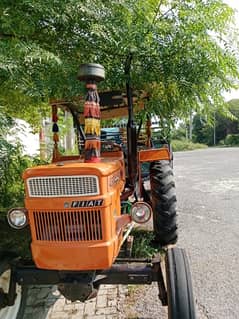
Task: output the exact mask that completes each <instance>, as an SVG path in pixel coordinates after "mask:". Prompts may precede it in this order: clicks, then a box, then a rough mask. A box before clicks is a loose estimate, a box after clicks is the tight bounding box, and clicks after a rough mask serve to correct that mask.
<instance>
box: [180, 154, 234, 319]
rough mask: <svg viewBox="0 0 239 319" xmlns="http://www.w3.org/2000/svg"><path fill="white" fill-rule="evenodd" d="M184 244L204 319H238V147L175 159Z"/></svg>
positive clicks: (185, 155) (200, 312) (201, 315)
mask: <svg viewBox="0 0 239 319" xmlns="http://www.w3.org/2000/svg"><path fill="white" fill-rule="evenodd" d="M174 172H175V181H176V187H177V198H178V213H179V229H180V237H179V245H180V246H181V247H184V248H186V250H187V253H188V255H189V257H190V263H191V272H192V276H193V284H194V295H195V299H196V302H197V307H198V310H199V317H200V318H210V319H211V318H215V319H221V318H224V319H225V318H227V319H236V318H239V302H238V301H239V148H210V149H206V150H198V151H192V152H180V153H176V154H175V166H174Z"/></svg>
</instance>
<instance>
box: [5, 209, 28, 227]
mask: <svg viewBox="0 0 239 319" xmlns="http://www.w3.org/2000/svg"><path fill="white" fill-rule="evenodd" d="M7 220H8V223H9V225H10V226H11V227H12V228H15V229H22V228H24V227H25V226H26V225H27V224H28V222H27V210H26V209H25V208H13V209H11V210H10V211H9V212H8V213H7Z"/></svg>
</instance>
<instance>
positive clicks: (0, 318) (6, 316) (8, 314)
mask: <svg viewBox="0 0 239 319" xmlns="http://www.w3.org/2000/svg"><path fill="white" fill-rule="evenodd" d="M10 274H11V271H10V270H7V271H5V272H4V273H3V274H2V275H1V276H0V287H1V288H2V289H3V291H4V292H5V293H6V292H7V291H8V287H9V282H10ZM16 294H17V296H16V299H15V303H14V305H13V306H11V307H5V308H3V309H1V310H0V319H15V318H17V314H18V311H19V308H20V304H21V298H22V289H21V286H19V285H17V287H16Z"/></svg>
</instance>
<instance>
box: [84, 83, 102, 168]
mask: <svg viewBox="0 0 239 319" xmlns="http://www.w3.org/2000/svg"><path fill="white" fill-rule="evenodd" d="M86 88H87V90H88V92H87V95H86V100H85V104H84V117H85V134H86V141H85V162H99V161H100V147H101V146H100V104H99V102H100V101H99V95H98V93H97V87H96V84H92V83H88V84H86Z"/></svg>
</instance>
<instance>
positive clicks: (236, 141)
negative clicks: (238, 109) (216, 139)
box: [225, 134, 239, 146]
mask: <svg viewBox="0 0 239 319" xmlns="http://www.w3.org/2000/svg"><path fill="white" fill-rule="evenodd" d="M225 145H231V146H235V145H239V134H228V135H227V136H226V138H225Z"/></svg>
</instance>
